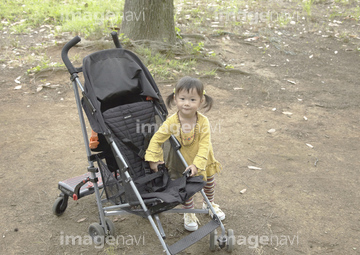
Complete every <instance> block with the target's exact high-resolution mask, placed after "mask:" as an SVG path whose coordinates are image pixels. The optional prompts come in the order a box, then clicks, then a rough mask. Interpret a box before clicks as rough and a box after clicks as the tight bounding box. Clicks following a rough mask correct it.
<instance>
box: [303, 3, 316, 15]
mask: <svg viewBox="0 0 360 255" xmlns="http://www.w3.org/2000/svg"><path fill="white" fill-rule="evenodd" d="M313 3H314V0H304V1H302V8H303V10H304V11H305V12H306V13H307V15H308V16H311V9H312V7H313Z"/></svg>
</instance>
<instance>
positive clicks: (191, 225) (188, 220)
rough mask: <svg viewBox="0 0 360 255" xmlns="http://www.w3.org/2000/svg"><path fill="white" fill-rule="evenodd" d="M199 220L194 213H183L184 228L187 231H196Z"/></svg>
mask: <svg viewBox="0 0 360 255" xmlns="http://www.w3.org/2000/svg"><path fill="white" fill-rule="evenodd" d="M198 223H199V224H200V221H199V219H198V218H197V217H196V215H195V213H184V227H185V229H186V230H187V231H196V230H197V229H198V227H199V226H198Z"/></svg>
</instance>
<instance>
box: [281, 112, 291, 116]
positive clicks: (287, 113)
mask: <svg viewBox="0 0 360 255" xmlns="http://www.w3.org/2000/svg"><path fill="white" fill-rule="evenodd" d="M283 114H285V115H289V116H290V115H292V112H283Z"/></svg>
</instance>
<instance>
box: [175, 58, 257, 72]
mask: <svg viewBox="0 0 360 255" xmlns="http://www.w3.org/2000/svg"><path fill="white" fill-rule="evenodd" d="M192 59H195V60H197V61H203V62H208V63H211V64H214V65H216V66H218V67H216V68H215V71H219V72H228V73H237V74H244V75H250V73H248V72H245V71H243V70H240V69H236V68H225V65H224V64H223V63H221V62H220V61H219V60H215V59H208V58H204V57H198V56H186V57H182V58H180V59H179V60H192Z"/></svg>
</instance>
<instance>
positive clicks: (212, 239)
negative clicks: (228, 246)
mask: <svg viewBox="0 0 360 255" xmlns="http://www.w3.org/2000/svg"><path fill="white" fill-rule="evenodd" d="M216 239H217V231H216V230H214V231H213V232H211V233H210V251H215V250H216V241H217V240H216Z"/></svg>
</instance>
